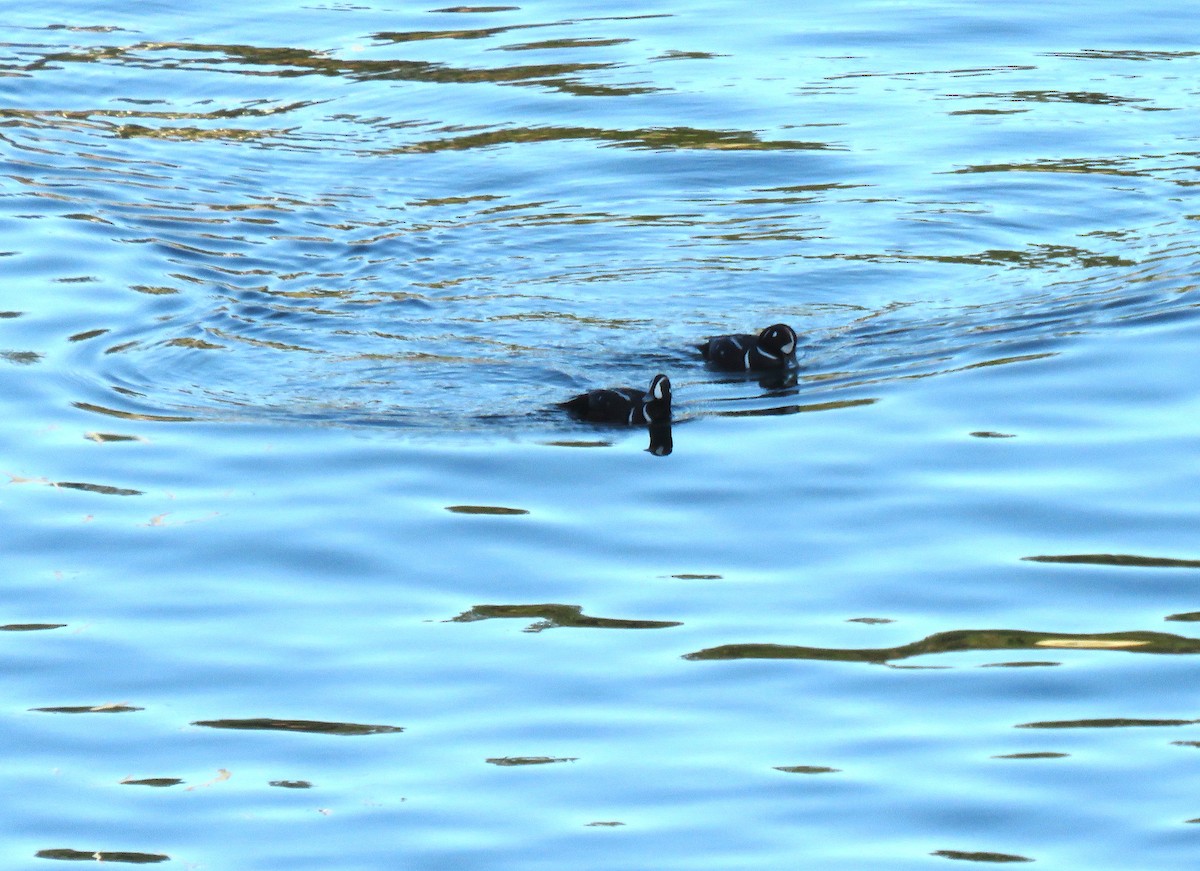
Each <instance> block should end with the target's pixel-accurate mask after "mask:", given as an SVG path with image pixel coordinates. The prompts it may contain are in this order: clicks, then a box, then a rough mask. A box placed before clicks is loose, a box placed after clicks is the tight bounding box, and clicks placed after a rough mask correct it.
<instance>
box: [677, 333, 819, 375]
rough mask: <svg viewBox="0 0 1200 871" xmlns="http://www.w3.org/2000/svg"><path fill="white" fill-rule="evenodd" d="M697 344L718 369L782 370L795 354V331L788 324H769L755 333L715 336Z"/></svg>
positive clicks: (731, 370)
mask: <svg viewBox="0 0 1200 871" xmlns="http://www.w3.org/2000/svg"><path fill="white" fill-rule="evenodd" d="M696 347H697V348H699V349H700V353H701V354H702V355H704V359H705V360H707V361H708V362H709V363H712V364H713V365H714V366H716V367H717V368H718V369H725V370H727V371H730V372H751V371H761V370H764V369H784V368H786V367H787V366H788V364H789V363H791V362H792V360H793V359H794V357H793V355H794V354H795V353H796V331H795V330H793V329H792V328H791V327H789V326H788V325H787V324H772V325H771V326H769V327H767V328H766V329H765V330H763V331H762V332H761V333H759V334H758V335H757V336H751V335H749V334H746V333H739V334H737V335H733V336H714V337H712V338H711V339H708V340H707V341H706V342H704V344H702V345H697V346H696Z"/></svg>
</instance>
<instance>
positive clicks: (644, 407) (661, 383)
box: [559, 373, 671, 426]
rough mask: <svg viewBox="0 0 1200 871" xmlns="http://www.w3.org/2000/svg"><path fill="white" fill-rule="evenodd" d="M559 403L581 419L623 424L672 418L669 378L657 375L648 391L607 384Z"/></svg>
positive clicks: (666, 421) (653, 422)
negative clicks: (603, 388)
mask: <svg viewBox="0 0 1200 871" xmlns="http://www.w3.org/2000/svg"><path fill="white" fill-rule="evenodd" d="M559 406H560V407H561V408H565V409H566V410H567V411H568V412H570V413H571V414H572V415H573V416H575V417H577V418H579V419H580V420H590V421H593V422H595V423H619V424H624V425H626V426H644V425H646V424H658V423H669V422H670V420H671V380H670V379H669V378H667V376H666V375H663V374H661V373H660V374H658V375H655V376H654V377H653V378H652V379H651V380H650V387H649V389H648V390H639V389H637V388H636V387H610V388H607V389H605V390H589V391H588V392H587V393H581V394H579V395H578V396H576V397H574V398H573V399H568V400H567V401H566V402H560V403H559Z"/></svg>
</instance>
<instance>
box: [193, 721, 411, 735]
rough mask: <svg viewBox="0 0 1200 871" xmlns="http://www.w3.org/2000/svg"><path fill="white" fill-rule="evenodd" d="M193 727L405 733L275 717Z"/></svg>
mask: <svg viewBox="0 0 1200 871" xmlns="http://www.w3.org/2000/svg"><path fill="white" fill-rule="evenodd" d="M192 725H193V726H207V727H208V728H211V729H250V730H260V731H278V732H306V733H310V734H317V735H384V734H388V733H392V732H403V731H404V728H403V727H402V726H371V725H364V724H361V723H327V722H324V721H321V720H277V719H275V718H273V717H256V718H252V719H248V720H197V721H196V722H194V723H192Z"/></svg>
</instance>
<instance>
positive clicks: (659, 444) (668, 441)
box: [646, 420, 675, 457]
mask: <svg viewBox="0 0 1200 871" xmlns="http://www.w3.org/2000/svg"><path fill="white" fill-rule="evenodd" d="M649 429H650V447H648V448H646V450H648V451H649V452H650V453H652V454H654V456H656V457H665V456H668V455H669V454H670V453H671V451H673V450H675V440H674V439H673V438H672V437H671V422H670V421H669V420H668V421H667V422H666V423H652V424H650V427H649Z"/></svg>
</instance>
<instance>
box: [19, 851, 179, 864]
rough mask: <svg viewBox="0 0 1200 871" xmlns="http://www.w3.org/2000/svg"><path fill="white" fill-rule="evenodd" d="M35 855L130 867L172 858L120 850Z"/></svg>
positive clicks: (158, 854)
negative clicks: (117, 863) (122, 863)
mask: <svg viewBox="0 0 1200 871" xmlns="http://www.w3.org/2000/svg"><path fill="white" fill-rule="evenodd" d="M34 855H35V856H37V857H38V858H39V859H63V860H66V861H69V862H124V863H126V864H130V865H152V864H154V863H156V862H169V861H170V860H171V857H170V856H166V855H164V854H162V853H127V852H122V851H119V850H71V849H67V848H57V849H54V850H38V851H37V853H35V854H34Z"/></svg>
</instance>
